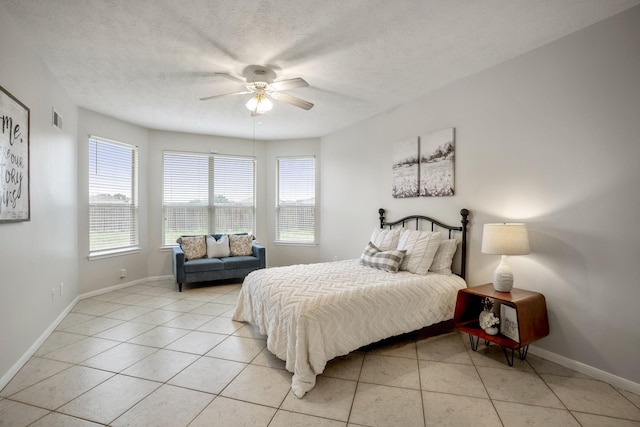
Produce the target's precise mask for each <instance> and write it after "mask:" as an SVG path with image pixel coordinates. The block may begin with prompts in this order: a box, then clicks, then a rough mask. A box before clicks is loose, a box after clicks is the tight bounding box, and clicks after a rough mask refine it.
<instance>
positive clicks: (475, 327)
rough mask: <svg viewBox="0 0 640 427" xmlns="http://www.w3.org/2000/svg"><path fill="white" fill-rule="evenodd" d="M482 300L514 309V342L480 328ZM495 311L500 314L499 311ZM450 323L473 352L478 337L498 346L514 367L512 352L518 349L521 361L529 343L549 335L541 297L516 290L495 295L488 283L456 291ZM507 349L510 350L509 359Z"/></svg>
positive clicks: (525, 354) (545, 308) (501, 320)
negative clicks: (515, 331)
mask: <svg viewBox="0 0 640 427" xmlns="http://www.w3.org/2000/svg"><path fill="white" fill-rule="evenodd" d="M485 297H489V298H491V299H493V300H494V303H495V304H504V305H506V306H509V307H512V308H513V309H515V313H516V315H515V317H516V319H517V323H518V325H517V330H518V334H517V335H518V338H519V339H518V340H517V341H516V340H514V339H512V338H509V337H507V336H505V335H503V334H501V333H498V335H489V334H487V333H486V332H485V331H484V330H482V328H480V324H479V322H478V316H479V315H480V312H481V311H482V299H483V298H485ZM497 312H498V313H500V310H499V309H498V310H497ZM500 322H501V323H502V322H503V319H500ZM453 324H454V325H455V327H456V328H457V329H459V330H460V331H462V332H466V333H468V334H469V341H470V342H471V348H472V349H473V351H476V350H477V349H478V342H479V341H480V338H482V339H483V340H485V343H486V344H488V343H489V342H492V343H494V344H497V345H499V346H501V347H502V350H503V351H504V355H505V357H506V358H507V363H509V366H513V354H514V350H518V355H519V356H520V359H523V360H524V359H526V357H527V351H528V350H529V344H530V343H532V342H534V341H536V340H539V339H540V338H543V337H546V336H547V335H549V318H548V317H547V305H546V302H545V299H544V295H542V294H540V293H537V292H531V291H526V290H524V289H518V288H513V289H512V290H511V292H498V291H496V290H495V289H494V288H493V284H491V283H487V284H486V285H481V286H475V287H472V288H466V289H461V290H459V291H458V298H457V300H456V310H455V313H454V315H453ZM474 337H475V341H474ZM507 349H511V358H509V353H508V352H507Z"/></svg>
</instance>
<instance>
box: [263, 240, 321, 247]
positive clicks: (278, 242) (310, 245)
mask: <svg viewBox="0 0 640 427" xmlns="http://www.w3.org/2000/svg"><path fill="white" fill-rule="evenodd" d="M273 244H274V245H276V246H308V247H316V246H318V244H317V243H301V242H283V241H278V240H276V241H275V242H273Z"/></svg>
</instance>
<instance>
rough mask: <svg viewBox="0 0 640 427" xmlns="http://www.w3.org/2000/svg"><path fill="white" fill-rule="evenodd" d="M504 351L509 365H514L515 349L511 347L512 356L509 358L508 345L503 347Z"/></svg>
mask: <svg viewBox="0 0 640 427" xmlns="http://www.w3.org/2000/svg"><path fill="white" fill-rule="evenodd" d="M502 351H503V352H504V356H505V357H506V358H507V363H508V364H509V366H513V349H511V358H509V352H508V351H507V348H506V347H502Z"/></svg>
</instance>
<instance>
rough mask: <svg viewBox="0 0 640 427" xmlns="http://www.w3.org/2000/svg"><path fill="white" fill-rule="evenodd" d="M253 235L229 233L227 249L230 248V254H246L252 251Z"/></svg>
mask: <svg viewBox="0 0 640 427" xmlns="http://www.w3.org/2000/svg"><path fill="white" fill-rule="evenodd" d="M252 243H253V236H252V235H251V234H248V235H237V234H230V235H229V249H230V250H231V256H247V255H251V254H252V253H253V247H252V245H251V244H252Z"/></svg>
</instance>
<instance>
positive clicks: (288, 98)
mask: <svg viewBox="0 0 640 427" xmlns="http://www.w3.org/2000/svg"><path fill="white" fill-rule="evenodd" d="M214 74H215V75H218V76H222V77H226V78H227V79H230V80H233V81H236V82H238V83H241V84H243V85H244V87H245V88H246V90H241V91H238V92H231V93H223V94H220V95H213V96H207V97H205V98H200V101H208V100H210V99H215V98H220V97H223V96H230V95H243V94H247V93H253V94H254V96H253V97H252V98H251V99H250V100H249V102H247V104H246V107H247V108H248V109H249V110H250V111H251V115H252V116H257V115H260V114H264V113H266V112H267V111H269V110H271V108H272V107H273V103H272V102H271V100H270V99H269V98H272V99H275V100H277V101H283V102H286V103H287V104H291V105H294V106H296V107H299V108H303V109H305V110H310V109H311V108H312V107H313V104H312V103H311V102H309V101H305V100H304V99H300V98H297V97H295V96H292V95H287V94H286V93H282V92H281V91H283V90H288V89H295V88H298V87H306V86H309V83H307V82H306V81H305V80H304V79H302V78H300V77H296V78H294V79H287V80H280V81H277V82H274V79H275V78H276V73H275V71H273V70H272V69H270V68H267V67H263V66H260V65H250V66H248V67H247V68H245V70H244V72H243V76H244V80H243V79H242V78H240V77H236V76H234V75H232V74H229V73H214Z"/></svg>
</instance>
